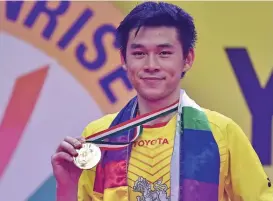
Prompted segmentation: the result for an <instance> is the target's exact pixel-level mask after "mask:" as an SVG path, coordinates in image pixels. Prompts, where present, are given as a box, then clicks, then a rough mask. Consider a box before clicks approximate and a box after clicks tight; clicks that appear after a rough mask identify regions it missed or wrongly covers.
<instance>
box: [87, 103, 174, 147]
mask: <svg viewBox="0 0 273 201" xmlns="http://www.w3.org/2000/svg"><path fill="white" fill-rule="evenodd" d="M177 108H178V101H177V102H176V103H173V104H171V105H169V106H167V107H164V108H161V109H159V110H156V111H154V112H150V113H147V114H144V115H140V116H137V117H136V118H133V119H131V120H129V121H125V122H123V123H121V124H118V125H116V126H113V127H111V128H109V129H106V130H103V131H100V132H98V133H95V134H93V135H90V136H89V137H87V138H85V139H86V141H85V142H86V143H93V144H96V145H98V146H99V147H100V148H104V149H111V150H112V149H119V148H123V147H126V146H128V145H129V144H130V143H133V142H134V141H136V139H137V138H138V137H139V136H140V135H141V134H142V130H143V127H142V125H143V124H145V123H147V122H149V121H152V120H154V119H156V118H158V117H160V116H164V115H167V114H169V113H172V112H175V111H177ZM135 127H136V129H135V133H134V137H133V139H132V140H131V141H130V142H107V141H103V140H105V139H107V138H108V137H112V136H115V135H119V134H120V132H123V131H126V130H130V129H132V128H135Z"/></svg>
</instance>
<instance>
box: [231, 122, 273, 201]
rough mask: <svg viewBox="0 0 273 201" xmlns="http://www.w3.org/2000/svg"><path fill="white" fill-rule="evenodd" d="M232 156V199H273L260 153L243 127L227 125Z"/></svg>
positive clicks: (257, 200)
mask: <svg viewBox="0 0 273 201" xmlns="http://www.w3.org/2000/svg"><path fill="white" fill-rule="evenodd" d="M227 138H228V147H229V157H230V169H229V171H230V178H231V184H232V198H231V201H237V200H240V201H273V187H272V184H271V182H270V180H269V178H268V176H267V175H266V173H265V171H264V169H263V166H262V164H261V162H260V160H259V157H258V155H257V154H256V152H255V150H254V149H253V147H252V145H251V143H250V141H249V139H248V138H247V136H246V135H245V133H244V132H243V131H242V129H241V128H240V127H239V126H238V125H237V124H236V123H235V122H233V121H231V122H230V123H229V124H228V126H227Z"/></svg>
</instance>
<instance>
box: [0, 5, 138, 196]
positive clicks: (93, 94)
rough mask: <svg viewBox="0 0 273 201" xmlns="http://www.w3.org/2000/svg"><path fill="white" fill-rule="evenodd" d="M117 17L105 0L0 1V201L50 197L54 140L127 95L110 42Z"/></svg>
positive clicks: (123, 75)
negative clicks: (98, 0) (57, 0)
mask: <svg viewBox="0 0 273 201" xmlns="http://www.w3.org/2000/svg"><path fill="white" fill-rule="evenodd" d="M105 10H107V12H109V13H112V15H111V16H107V15H105ZM102 11H103V12H102ZM121 19H122V15H121V13H120V11H119V10H117V9H116V8H115V7H114V6H113V5H112V3H107V2H100V3H97V2H69V1H59V2H46V1H37V2H24V1H21V2H19V1H7V2H0V20H1V27H0V37H1V47H5V48H4V49H3V48H2V49H1V50H0V51H1V52H0V54H1V60H0V62H1V63H0V64H1V70H0V71H1V73H0V79H1V86H0V91H1V97H0V140H1V142H4V141H5V143H3V144H2V146H1V148H0V158H1V161H0V180H1V185H0V200H13V201H22V200H28V201H43V200H44V199H47V200H54V197H53V196H55V195H54V190H55V183H54V179H53V177H52V176H51V175H52V170H51V164H50V156H51V155H52V153H53V152H54V150H55V149H56V147H57V146H58V143H59V142H60V141H61V140H62V139H63V138H64V137H65V136H67V135H71V136H77V135H80V134H81V132H82V129H83V128H84V126H86V125H87V123H89V122H90V121H92V120H94V119H97V118H99V117H101V116H102V115H103V114H105V113H111V112H115V111H117V110H118V109H120V108H121V107H122V106H123V105H124V104H125V103H126V102H127V101H128V100H129V99H130V98H131V97H132V96H133V95H134V91H133V88H132V86H131V84H130V82H129V80H128V78H127V76H126V72H125V71H124V70H123V68H122V67H121V65H120V57H119V53H118V51H117V43H116V41H115V27H116V26H117V24H118V23H119V22H120V20H121ZM2 58H4V59H2ZM2 83H4V84H2ZM11 186H12V188H11ZM14 189H17V190H16V193H13V191H14Z"/></svg>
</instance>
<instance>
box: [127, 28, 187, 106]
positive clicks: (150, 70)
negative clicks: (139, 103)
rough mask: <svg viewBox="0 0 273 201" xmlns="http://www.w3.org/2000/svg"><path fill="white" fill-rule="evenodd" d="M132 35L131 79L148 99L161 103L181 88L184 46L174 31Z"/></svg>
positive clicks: (150, 30)
mask: <svg viewBox="0 0 273 201" xmlns="http://www.w3.org/2000/svg"><path fill="white" fill-rule="evenodd" d="M135 31H136V29H134V30H132V31H131V32H130V34H129V39H128V43H127V49H126V62H125V66H126V69H127V74H128V77H129V79H130V81H131V83H132V84H133V86H134V88H135V89H136V91H137V92H138V95H139V96H142V97H143V98H144V99H147V100H152V101H156V100H160V99H163V98H165V97H168V96H169V95H170V94H172V93H174V92H176V91H177V90H179V89H180V79H181V74H182V72H184V71H186V70H187V69H186V68H184V58H183V51H182V45H181V43H180V41H179V39H178V35H177V32H176V29H175V28H171V27H142V28H141V29H140V30H139V32H138V34H137V36H135Z"/></svg>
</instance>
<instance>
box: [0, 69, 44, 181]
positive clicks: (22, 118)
mask: <svg viewBox="0 0 273 201" xmlns="http://www.w3.org/2000/svg"><path fill="white" fill-rule="evenodd" d="M48 68H49V67H48V66H45V67H43V68H40V69H38V70H36V71H34V72H31V73H28V74H26V75H23V76H21V77H19V78H17V80H16V82H15V85H14V87H13V91H12V94H11V98H10V100H9V103H8V106H7V108H6V110H5V113H4V118H3V120H2V122H1V124H0V142H2V143H1V146H0V158H1V162H0V178H1V177H2V174H3V173H4V170H5V168H6V167H7V165H8V163H9V162H10V159H11V157H12V155H13V153H14V152H15V150H16V147H17V145H18V143H19V141H20V139H21V137H22V134H23V132H24V129H25V127H26V125H27V123H28V121H29V119H30V117H31V114H32V112H33V110H34V107H35V105H36V103H37V100H38V98H39V95H40V92H41V89H42V87H43V85H44V81H45V78H46V76H47V72H48Z"/></svg>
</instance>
